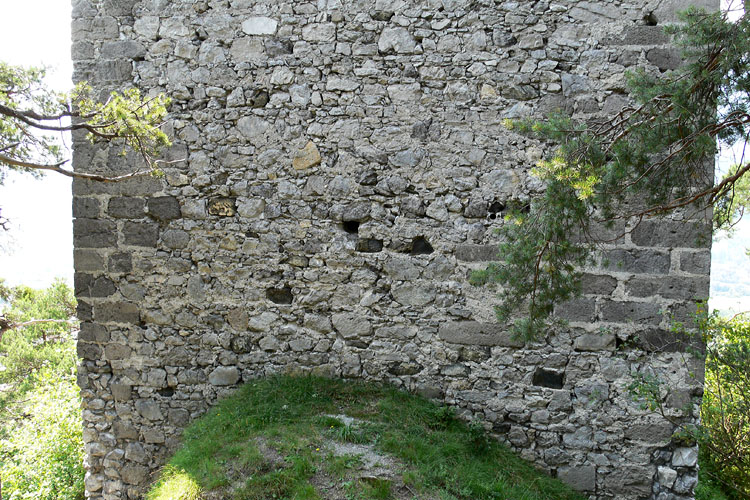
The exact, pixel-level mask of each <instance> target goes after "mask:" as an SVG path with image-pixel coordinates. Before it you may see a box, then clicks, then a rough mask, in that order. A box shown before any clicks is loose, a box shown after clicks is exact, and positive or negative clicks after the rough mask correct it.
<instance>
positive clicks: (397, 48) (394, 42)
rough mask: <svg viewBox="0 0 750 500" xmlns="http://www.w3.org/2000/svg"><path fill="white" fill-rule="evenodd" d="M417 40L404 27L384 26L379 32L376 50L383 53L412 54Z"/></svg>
mask: <svg viewBox="0 0 750 500" xmlns="http://www.w3.org/2000/svg"><path fill="white" fill-rule="evenodd" d="M416 48H417V42H416V40H414V37H412V36H411V34H410V33H409V31H408V30H407V29H406V28H386V29H384V30H383V32H382V33H381V34H380V39H379V40H378V50H379V51H380V52H383V53H387V52H391V51H393V52H396V53H397V54H413V53H414V52H415V50H416Z"/></svg>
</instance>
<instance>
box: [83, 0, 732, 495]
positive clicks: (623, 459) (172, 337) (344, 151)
mask: <svg viewBox="0 0 750 500" xmlns="http://www.w3.org/2000/svg"><path fill="white" fill-rule="evenodd" d="M688 3H689V2H681V1H677V0H663V1H661V2H659V1H645V0H605V1H596V2H594V1H579V0H554V1H546V0H540V1H529V0H519V1H515V2H514V1H500V0H424V1H416V0H375V1H364V0H315V1H309V0H307V1H305V0H295V1H278V0H180V1H169V0H73V6H74V8H73V58H74V60H75V76H74V78H75V80H76V81H81V80H88V81H89V82H91V83H92V84H93V85H94V87H95V88H96V89H99V90H101V91H102V95H105V96H106V92H107V91H109V90H111V89H122V88H126V87H131V86H134V85H135V86H138V87H140V88H141V89H143V90H144V91H145V92H149V93H158V92H166V93H167V94H169V95H170V96H171V97H172V99H173V104H172V107H171V113H170V121H169V123H168V124H167V125H166V127H167V129H168V132H169V134H170V135H171V136H172V137H174V140H175V146H174V147H173V148H172V149H171V150H170V151H169V152H168V154H167V157H168V159H171V160H182V161H178V162H176V163H173V164H170V165H169V166H168V168H166V169H165V170H166V175H165V177H164V179H158V178H141V179H137V180H132V181H129V182H123V183H118V184H96V183H88V182H83V181H80V180H76V182H75V183H74V202H73V203H74V216H75V223H74V233H75V234H74V240H75V269H76V275H75V286H76V293H77V296H78V299H79V308H78V314H79V317H80V319H81V321H82V329H81V334H80V338H79V343H78V352H79V355H80V356H81V357H82V358H83V361H82V363H81V366H80V370H79V383H80V386H81V390H82V395H83V401H84V409H83V417H84V422H85V424H84V425H85V429H84V440H85V443H86V452H87V457H88V458H87V461H86V466H87V469H88V473H87V476H86V488H87V492H88V495H89V497H90V498H92V499H108V500H109V499H134V498H139V497H140V495H141V494H142V492H143V491H144V488H145V487H146V486H147V485H148V484H149V482H150V481H151V480H153V478H154V473H155V471H157V469H158V467H159V466H160V465H162V464H163V463H164V461H165V459H166V457H167V456H168V454H169V452H170V451H171V450H174V448H175V446H177V445H178V443H179V436H180V430H181V429H182V428H184V427H185V426H186V425H187V424H188V423H189V422H190V421H191V420H192V419H194V418H196V417H198V416H199V415H201V414H202V413H203V412H204V411H206V409H207V408H208V407H209V406H210V405H211V404H212V403H213V402H215V401H216V399H217V398H218V397H220V396H221V395H222V394H225V393H227V392H229V391H231V390H232V389H233V388H234V387H236V386H237V385H238V384H240V383H242V382H243V381H247V380H250V379H252V378H253V377H258V376H263V375H268V374H273V373H279V372H300V373H302V372H304V373H307V372H313V373H319V374H326V375H331V376H337V377H356V378H366V379H373V380H383V381H388V382H390V383H393V384H396V385H398V386H400V387H403V388H404V389H407V390H410V391H416V392H419V393H422V394H424V395H426V396H428V397H430V398H433V399H436V400H438V401H441V402H443V403H445V404H449V405H451V406H453V407H455V408H456V409H457V411H458V412H459V413H460V414H461V415H462V416H464V417H465V418H467V419H468V418H474V419H480V420H481V421H482V422H484V423H485V424H486V426H487V428H488V429H490V430H492V431H493V432H494V433H496V434H497V435H498V436H499V437H500V438H501V439H503V440H505V441H507V442H508V443H509V445H510V446H512V447H513V448H514V449H515V450H516V451H518V452H519V453H520V454H521V455H522V456H523V457H524V458H526V459H528V460H531V461H533V462H535V463H536V464H538V465H539V467H541V468H542V469H544V470H546V471H548V472H549V473H550V474H552V475H555V476H557V477H558V478H560V479H562V480H563V481H566V482H568V483H569V484H571V485H573V486H574V487H575V488H577V489H579V490H581V491H582V492H585V493H586V494H588V495H590V497H591V498H617V499H625V500H628V499H637V498H651V499H659V500H668V499H673V500H674V499H687V498H692V496H693V493H692V491H693V486H694V485H695V483H696V478H697V466H696V454H697V450H696V448H695V447H692V446H689V445H684V444H681V443H680V442H679V441H677V440H674V439H673V437H672V434H673V430H674V429H673V426H672V425H671V424H669V423H667V422H666V421H665V420H664V419H662V418H660V417H658V416H656V415H654V414H653V413H650V412H648V411H646V410H642V409H640V408H639V405H638V404H637V403H635V402H633V401H632V400H631V398H630V397H629V396H628V393H627V389H626V386H627V385H628V384H629V383H630V382H631V376H630V374H631V372H642V373H650V374H654V375H657V376H658V377H660V378H661V379H662V380H664V381H667V382H668V383H669V384H670V385H671V386H672V387H673V388H674V389H675V390H674V391H673V392H672V393H671V394H670V396H669V398H668V399H667V401H666V404H667V407H668V411H669V412H671V413H673V414H674V415H680V414H681V412H682V411H683V408H684V407H685V406H686V405H687V407H688V408H689V409H690V412H692V415H690V416H688V417H687V418H689V419H690V418H694V415H695V411H696V408H697V406H696V403H694V402H693V398H694V397H696V396H700V394H701V390H702V389H701V386H702V383H701V375H700V373H701V366H700V364H699V363H697V362H695V361H693V360H691V359H690V358H689V357H688V358H686V357H685V355H684V353H683V352H682V351H684V345H683V343H680V342H679V341H677V340H676V339H675V338H673V337H671V336H670V335H669V333H668V331H669V322H670V318H676V319H677V320H686V319H687V318H688V317H689V313H690V311H693V310H695V300H696V299H701V298H705V297H706V296H707V293H708V273H709V261H710V254H709V245H710V237H709V236H708V235H709V227H708V226H707V225H706V224H703V223H701V222H699V221H688V222H685V221H680V220H678V219H679V214H678V217H677V219H673V220H667V221H664V220H647V221H644V222H643V223H641V224H640V225H638V226H637V227H636V228H635V229H634V230H633V231H632V232H631V233H629V234H626V235H624V236H620V237H619V238H617V240H616V241H615V243H613V244H611V245H605V246H604V247H603V248H602V251H601V256H600V261H599V262H600V263H599V265H595V266H592V267H591V268H589V269H586V274H585V276H584V284H585V289H584V294H583V296H582V297H581V298H580V299H577V300H575V301H573V302H571V303H568V304H565V305H562V306H560V307H559V309H558V311H557V314H558V316H560V317H562V318H564V319H566V320H568V321H569V326H568V327H566V328H561V329H559V330H557V331H553V332H550V333H549V334H548V335H547V336H546V337H545V338H544V339H543V340H541V341H539V342H537V343H534V344H531V345H527V346H522V345H521V344H519V343H518V342H516V341H514V340H513V339H512V338H511V337H510V336H509V335H508V333H507V330H506V328H505V327H504V326H503V325H498V324H496V322H495V318H494V314H493V311H492V304H493V303H494V302H495V300H496V299H495V298H494V297H495V292H494V291H493V290H491V289H487V288H474V287H472V286H471V285H469V284H468V282H467V275H468V273H469V272H470V270H471V269H475V268H481V267H482V266H484V265H486V263H487V262H488V261H492V260H496V259H501V258H502V256H499V255H497V250H496V246H495V244H496V241H495V239H496V235H495V232H494V229H495V228H497V227H498V226H499V225H500V224H502V223H503V214H504V213H505V211H506V210H507V209H508V208H509V207H512V206H522V205H524V204H526V203H528V201H529V199H530V198H531V197H533V196H534V194H535V193H537V192H538V191H539V190H540V189H541V184H540V182H539V181H538V180H536V179H534V178H533V177H531V176H530V175H529V170H530V168H531V167H533V166H534V164H535V163H536V162H537V161H538V160H539V159H540V158H541V157H542V156H543V154H544V153H545V151H544V149H543V146H542V145H540V144H538V143H535V142H533V141H531V140H528V139H526V138H524V137H521V136H519V135H516V134H515V133H513V132H512V131H509V130H507V129H505V128H504V127H503V126H502V121H503V120H504V119H506V118H515V117H542V116H544V115H545V113H547V112H549V111H552V110H555V109H562V110H565V111H567V112H569V113H572V114H574V115H575V116H577V117H579V118H587V117H593V116H612V114H613V113H615V112H616V111H618V110H619V109H620V107H621V106H622V105H623V104H624V103H625V102H626V97H625V94H624V80H625V77H624V73H625V71H626V70H628V69H634V68H638V67H641V68H645V69H646V70H647V71H651V72H660V71H667V70H670V69H673V68H675V67H676V66H677V65H679V64H680V56H679V54H678V53H677V52H676V50H675V49H674V48H672V47H671V46H670V45H669V40H668V38H667V36H666V35H664V34H663V31H662V27H663V26H664V24H667V23H670V22H674V21H675V19H676V17H675V11H676V10H678V9H682V8H684V7H686V6H687V5H688ZM716 4H717V2H716V0H705V2H704V3H703V5H704V6H706V7H708V8H711V9H716V8H718V5H716ZM74 141H75V159H74V161H75V168H76V169H78V170H80V171H89V172H106V173H125V172H128V171H132V170H133V169H134V168H137V166H138V159H137V158H135V157H132V156H126V157H122V156H121V155H120V150H119V149H116V148H112V149H107V148H106V147H105V146H103V145H91V144H89V143H87V142H86V141H85V139H84V138H83V137H80V136H76V137H75V138H74ZM629 224H631V225H632V221H631V222H630V223H629ZM619 229H622V228H619ZM618 235H619V232H617V231H614V232H613V233H612V236H613V237H617V236H618ZM690 373H696V374H697V376H696V377H694V378H691V376H690V375H689V374H690Z"/></svg>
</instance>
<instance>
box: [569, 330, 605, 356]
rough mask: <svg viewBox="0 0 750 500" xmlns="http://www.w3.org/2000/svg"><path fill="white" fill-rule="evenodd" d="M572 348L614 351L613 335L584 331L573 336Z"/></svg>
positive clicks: (577, 349)
mask: <svg viewBox="0 0 750 500" xmlns="http://www.w3.org/2000/svg"><path fill="white" fill-rule="evenodd" d="M573 348H574V349H575V350H576V351H614V350H615V336H614V335H613V334H612V333H606V332H599V333H585V334H583V335H580V336H578V337H576V338H575V340H574V341H573Z"/></svg>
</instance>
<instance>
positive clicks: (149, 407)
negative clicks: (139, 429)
mask: <svg viewBox="0 0 750 500" xmlns="http://www.w3.org/2000/svg"><path fill="white" fill-rule="evenodd" d="M135 409H136V410H137V411H138V413H140V414H141V416H142V417H143V418H147V419H149V420H161V419H162V413H161V408H160V407H159V404H158V403H156V402H155V401H149V400H147V399H139V400H138V401H136V402H135Z"/></svg>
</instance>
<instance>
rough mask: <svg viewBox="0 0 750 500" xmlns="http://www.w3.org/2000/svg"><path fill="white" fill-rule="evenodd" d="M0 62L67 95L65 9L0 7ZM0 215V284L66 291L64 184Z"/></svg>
mask: <svg viewBox="0 0 750 500" xmlns="http://www.w3.org/2000/svg"><path fill="white" fill-rule="evenodd" d="M41 34H43V35H41ZM0 60H3V61H6V62H9V63H13V64H24V65H30V64H35V65H45V66H47V67H49V68H50V70H51V71H50V75H49V76H48V79H47V82H48V85H49V86H50V87H51V88H54V89H57V90H62V91H65V90H69V89H70V87H71V86H72V83H71V74H72V63H71V61H70V1H69V0H23V1H18V0H17V1H10V0H6V1H4V2H3V15H2V17H0ZM734 153H735V154H737V152H736V151H735V152H734ZM731 161H732V154H731V152H728V153H727V155H726V156H725V158H723V159H722V160H720V164H722V165H726V164H728V163H731ZM0 207H2V215H3V216H4V217H6V218H8V219H10V220H11V230H10V231H9V232H6V233H4V234H0V277H2V278H5V280H6V281H7V283H8V284H10V285H18V284H25V285H29V286H32V287H35V288H40V287H45V286H47V285H49V284H50V283H51V282H52V281H53V280H54V279H55V278H57V277H59V278H62V279H64V280H66V281H67V282H68V283H72V278H73V237H72V233H73V230H72V223H71V219H72V214H71V188H70V180H69V179H68V178H67V177H63V176H61V175H54V174H49V175H47V176H45V178H44V179H43V180H35V179H32V178H30V177H28V176H20V175H10V176H9V177H8V178H7V179H6V181H5V184H4V185H2V186H0ZM746 248H750V218H746V219H745V220H743V221H742V223H741V224H740V226H739V227H738V228H737V230H736V231H735V234H734V237H733V238H731V239H730V238H726V237H724V238H719V239H717V240H716V241H715V242H714V246H713V252H712V255H713V258H712V269H711V273H712V283H711V296H712V299H711V300H712V305H713V306H715V307H719V308H721V309H728V308H731V309H733V310H734V311H735V312H739V311H740V310H750V259H748V257H746V256H745V252H744V250H745V249H746Z"/></svg>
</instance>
